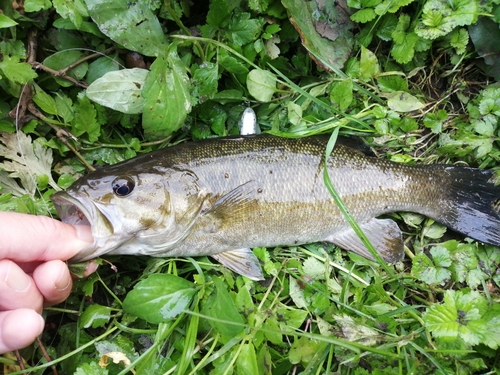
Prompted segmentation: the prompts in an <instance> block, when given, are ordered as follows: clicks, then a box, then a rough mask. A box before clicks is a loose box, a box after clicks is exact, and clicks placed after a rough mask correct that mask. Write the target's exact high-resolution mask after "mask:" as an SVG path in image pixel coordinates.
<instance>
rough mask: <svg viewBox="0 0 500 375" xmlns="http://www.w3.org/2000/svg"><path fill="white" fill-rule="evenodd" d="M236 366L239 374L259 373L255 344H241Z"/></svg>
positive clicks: (253, 374) (252, 374) (251, 374)
mask: <svg viewBox="0 0 500 375" xmlns="http://www.w3.org/2000/svg"><path fill="white" fill-rule="evenodd" d="M236 368H237V370H238V374H239V375H255V374H259V373H260V372H259V366H258V365H257V356H256V354H255V346H254V345H253V344H252V343H251V342H249V343H245V344H243V345H241V348H240V353H239V355H238V357H237V359H236Z"/></svg>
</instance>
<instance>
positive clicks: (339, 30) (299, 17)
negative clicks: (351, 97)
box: [282, 0, 353, 70]
mask: <svg viewBox="0 0 500 375" xmlns="http://www.w3.org/2000/svg"><path fill="white" fill-rule="evenodd" d="M282 3H283V5H284V7H285V8H286V9H287V10H288V13H289V16H290V22H291V23H292V25H293V26H294V27H295V29H297V31H298V33H299V34H300V38H301V40H302V44H303V45H304V47H306V48H307V50H308V51H309V52H310V56H311V58H312V59H313V60H314V61H315V62H316V64H318V65H319V66H321V67H322V68H323V69H327V70H331V68H330V67H329V66H328V65H330V66H331V67H333V68H334V69H335V68H336V69H341V68H342V67H343V65H344V63H345V61H346V60H347V58H348V57H349V54H350V53H351V49H352V44H353V43H352V34H351V32H350V31H349V30H350V28H351V27H352V26H351V23H350V20H349V14H347V13H346V11H345V9H348V7H347V5H346V4H345V3H344V2H343V1H341V2H337V3H335V4H337V5H336V6H334V7H328V8H326V7H325V8H320V7H318V6H317V3H316V2H315V1H307V2H306V1H302V0H283V1H282ZM324 62H326V63H327V64H325V63H324Z"/></svg>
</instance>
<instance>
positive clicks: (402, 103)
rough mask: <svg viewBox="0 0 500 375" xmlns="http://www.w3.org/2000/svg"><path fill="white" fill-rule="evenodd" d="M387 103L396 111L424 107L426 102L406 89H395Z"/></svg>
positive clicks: (409, 110)
mask: <svg viewBox="0 0 500 375" xmlns="http://www.w3.org/2000/svg"><path fill="white" fill-rule="evenodd" d="M387 105H388V106H389V108H390V109H392V110H393V111H396V112H403V113H404V112H411V111H416V110H417V109H420V108H423V106H424V104H423V103H422V102H421V101H420V100H418V99H417V98H416V97H414V96H413V95H411V94H409V93H407V92H406V91H394V92H393V93H391V94H389V95H388V100H387Z"/></svg>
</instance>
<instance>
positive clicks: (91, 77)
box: [85, 55, 120, 84]
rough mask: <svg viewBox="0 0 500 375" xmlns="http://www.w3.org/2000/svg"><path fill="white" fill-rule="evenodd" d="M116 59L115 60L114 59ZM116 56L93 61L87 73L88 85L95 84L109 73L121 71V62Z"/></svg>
mask: <svg viewBox="0 0 500 375" xmlns="http://www.w3.org/2000/svg"><path fill="white" fill-rule="evenodd" d="M113 57H114V58H113ZM115 59H117V57H116V55H114V56H103V57H99V58H98V59H96V60H94V61H92V62H91V63H90V64H89V70H88V72H87V76H86V77H85V81H86V82H87V83H88V84H91V83H93V82H94V81H95V80H96V79H98V78H101V77H102V76H103V75H105V74H106V73H108V72H115V71H117V70H119V69H120V64H119V60H118V61H115Z"/></svg>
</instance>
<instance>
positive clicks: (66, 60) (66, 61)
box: [43, 50, 89, 87]
mask: <svg viewBox="0 0 500 375" xmlns="http://www.w3.org/2000/svg"><path fill="white" fill-rule="evenodd" d="M82 57H84V54H83V53H82V52H80V51H75V50H67V51H60V52H56V53H54V54H53V55H50V56H49V57H47V58H46V59H45V60H44V61H43V64H44V65H46V66H48V67H49V68H52V69H54V70H61V69H64V68H66V67H68V66H70V65H71V64H73V63H75V62H77V61H78V60H80V59H81V58H82ZM88 67H89V64H88V63H87V62H86V61H83V62H81V63H80V64H78V65H77V66H75V67H74V68H72V69H70V70H69V71H68V72H67V73H66V74H67V75H69V76H71V77H73V78H75V79H77V80H81V79H82V78H83V77H85V74H87V70H88ZM54 78H55V80H56V82H57V83H58V84H59V85H61V86H63V87H69V86H72V85H73V83H72V82H70V81H68V80H66V79H64V78H59V77H54Z"/></svg>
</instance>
